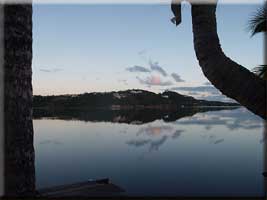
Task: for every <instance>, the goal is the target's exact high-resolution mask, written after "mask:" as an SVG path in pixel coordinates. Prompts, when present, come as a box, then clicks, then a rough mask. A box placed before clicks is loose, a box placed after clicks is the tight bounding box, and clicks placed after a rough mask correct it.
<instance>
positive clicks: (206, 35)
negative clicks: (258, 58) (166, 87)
mask: <svg viewBox="0 0 267 200" xmlns="http://www.w3.org/2000/svg"><path fill="white" fill-rule="evenodd" d="M216 5H217V3H214V4H192V23H193V34H194V48H195V53H196V56H197V59H198V61H199V64H200V66H201V68H202V71H203V73H204V75H205V76H206V77H207V78H208V80H209V81H210V82H211V83H212V84H213V85H214V86H215V87H216V88H217V89H219V90H220V91H221V92H222V93H223V94H224V95H226V96H228V97H230V98H232V99H235V100H236V101H238V102H239V103H240V104H241V105H243V106H245V107H246V108H248V109H249V110H250V111H252V112H253V113H254V114H256V115H259V116H260V117H262V118H263V119H266V81H265V80H262V79H260V78H259V77H257V76H256V75H254V74H253V73H252V72H250V71H249V70H247V69H246V68H245V67H243V66H241V65H239V64H237V63H235V62H234V61H232V60H231V59H230V58H228V57H227V56H226V55H225V54H224V52H223V51H222V48H221V45H220V42H219V38H218V34H217V27H216V16H215V13H216Z"/></svg>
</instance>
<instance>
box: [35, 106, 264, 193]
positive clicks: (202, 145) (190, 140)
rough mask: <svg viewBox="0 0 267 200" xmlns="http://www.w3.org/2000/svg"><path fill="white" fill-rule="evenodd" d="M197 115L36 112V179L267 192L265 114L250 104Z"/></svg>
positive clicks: (144, 188)
mask: <svg viewBox="0 0 267 200" xmlns="http://www.w3.org/2000/svg"><path fill="white" fill-rule="evenodd" d="M190 115H192V113H190V114H189V116H184V115H183V116H182V117H179V118H177V119H176V120H171V121H169V122H167V121H168V120H167V121H166V120H163V119H156V120H155V121H151V122H148V123H143V124H139V123H140V122H139V121H138V120H136V118H135V121H132V122H129V121H128V123H115V122H114V121H120V122H121V121H123V120H121V119H122V118H123V117H122V116H120V115H118V116H113V120H102V121H101V120H99V119H98V120H93V119H91V118H90V120H88V119H87V120H86V119H85V118H83V117H81V118H79V117H77V116H76V117H73V118H71V117H62V116H61V117H58V118H41V119H36V120H34V131H35V141H34V145H35V153H36V181H37V182H36V184H37V187H38V188H42V187H47V186H54V185H60V184H67V183H75V182H80V181H85V180H88V179H91V178H93V179H94V178H104V177H108V178H110V180H111V181H112V182H113V183H115V184H116V185H118V186H120V187H122V188H123V189H125V190H126V192H127V194H128V195H142V196H144V195H149V196H151V195H153V196H154V195H155V196H161V195H164V196H168V195H170V196H180V195H188V196H193V195H197V196H201V195H204V196H209V195H210V196H212V195H216V196H220V195H221V196H233V195H234V196H236V195H237V196H263V194H264V184H263V176H262V172H263V144H264V138H263V123H262V121H261V120H260V119H259V118H258V117H256V116H255V115H253V114H251V113H249V112H248V111H247V110H245V109H244V108H239V109H235V110H222V111H210V112H204V113H196V114H194V115H193V116H190ZM165 117H166V118H168V116H165ZM112 121H113V122H112ZM124 121H125V120H124Z"/></svg>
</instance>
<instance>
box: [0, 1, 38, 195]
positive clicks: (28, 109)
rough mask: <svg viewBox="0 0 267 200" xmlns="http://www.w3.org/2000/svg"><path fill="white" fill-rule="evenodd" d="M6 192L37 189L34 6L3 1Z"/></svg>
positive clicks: (18, 192)
mask: <svg viewBox="0 0 267 200" xmlns="http://www.w3.org/2000/svg"><path fill="white" fill-rule="evenodd" d="M1 6H3V11H4V76H5V77H4V125H5V126H4V129H5V130H4V131H5V136H4V137H5V139H4V142H5V144H4V150H5V158H4V161H5V167H4V168H5V169H4V184H5V185H4V193H5V196H8V197H11V196H13V197H14V196H32V195H33V194H34V191H35V169H34V147H33V124H32V83H31V82H32V67H31V65H32V5H31V4H16V5H15V4H14V5H8V4H4V5H1Z"/></svg>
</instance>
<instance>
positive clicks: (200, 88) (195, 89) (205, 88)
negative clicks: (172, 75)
mask: <svg viewBox="0 0 267 200" xmlns="http://www.w3.org/2000/svg"><path fill="white" fill-rule="evenodd" d="M171 90H177V91H186V92H212V93H217V94H218V93H219V94H220V92H219V90H217V89H216V88H215V87H213V86H196V87H173V88H171Z"/></svg>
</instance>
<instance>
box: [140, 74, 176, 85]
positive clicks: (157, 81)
mask: <svg viewBox="0 0 267 200" xmlns="http://www.w3.org/2000/svg"><path fill="white" fill-rule="evenodd" d="M136 79H137V80H138V81H139V83H140V84H142V85H147V86H170V85H173V83H172V82H171V81H162V80H161V78H160V76H154V75H153V76H151V77H147V78H145V79H142V78H140V77H138V76H137V77H136Z"/></svg>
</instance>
